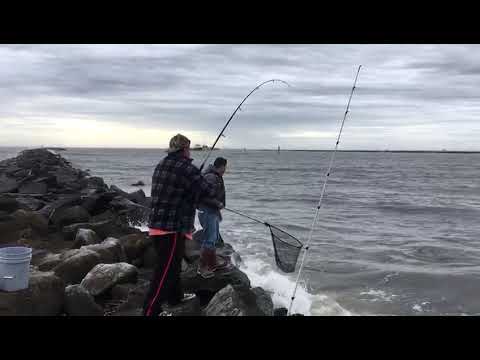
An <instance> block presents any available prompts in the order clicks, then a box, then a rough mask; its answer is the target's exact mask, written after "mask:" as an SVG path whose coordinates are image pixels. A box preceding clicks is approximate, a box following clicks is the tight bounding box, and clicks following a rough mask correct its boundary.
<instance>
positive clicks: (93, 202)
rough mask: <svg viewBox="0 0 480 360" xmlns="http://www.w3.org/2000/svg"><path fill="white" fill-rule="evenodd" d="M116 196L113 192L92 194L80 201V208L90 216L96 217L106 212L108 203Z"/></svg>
mask: <svg viewBox="0 0 480 360" xmlns="http://www.w3.org/2000/svg"><path fill="white" fill-rule="evenodd" d="M115 196H116V194H115V193H114V192H103V193H97V192H95V193H93V194H90V195H88V196H87V197H85V198H84V199H83V200H82V203H81V205H82V207H83V208H85V210H87V211H88V212H89V213H90V214H91V215H98V214H101V213H103V212H105V211H107V210H108V208H109V204H110V201H112V199H113V198H114V197H115Z"/></svg>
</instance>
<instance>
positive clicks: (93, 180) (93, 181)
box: [87, 176, 108, 191]
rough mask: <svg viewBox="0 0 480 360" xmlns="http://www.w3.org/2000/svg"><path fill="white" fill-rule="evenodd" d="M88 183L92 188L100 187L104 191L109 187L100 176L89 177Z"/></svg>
mask: <svg viewBox="0 0 480 360" xmlns="http://www.w3.org/2000/svg"><path fill="white" fill-rule="evenodd" d="M87 184H88V185H87V186H88V187H89V188H91V189H98V190H103V191H106V190H107V189H108V186H107V185H106V184H105V182H104V181H103V179H102V178H101V177H98V176H92V177H89V178H87Z"/></svg>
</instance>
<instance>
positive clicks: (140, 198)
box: [127, 189, 147, 205]
mask: <svg viewBox="0 0 480 360" xmlns="http://www.w3.org/2000/svg"><path fill="white" fill-rule="evenodd" d="M127 198H128V200H130V201H133V202H134V203H137V204H140V205H145V201H146V199H147V197H146V195H145V192H144V191H143V190H142V189H140V190H137V191H134V192H132V193H130V194H128V196H127Z"/></svg>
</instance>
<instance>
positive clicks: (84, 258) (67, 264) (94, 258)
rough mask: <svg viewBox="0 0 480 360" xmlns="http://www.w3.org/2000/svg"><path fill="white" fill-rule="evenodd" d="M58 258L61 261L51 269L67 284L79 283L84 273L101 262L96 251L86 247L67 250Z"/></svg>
mask: <svg viewBox="0 0 480 360" xmlns="http://www.w3.org/2000/svg"><path fill="white" fill-rule="evenodd" d="M60 258H61V259H62V261H61V262H60V263H59V264H58V265H57V266H55V267H54V268H53V271H54V272H55V274H56V275H57V276H59V277H61V278H62V279H63V280H64V281H65V282H66V283H67V284H78V283H80V282H81V281H82V279H83V278H84V277H85V275H87V274H88V272H89V271H90V270H92V269H93V267H94V266H95V265H97V264H100V262H101V260H100V256H99V255H98V253H97V252H95V251H92V250H88V249H75V250H73V251H69V252H68V251H67V252H66V253H64V254H62V255H61V257H60Z"/></svg>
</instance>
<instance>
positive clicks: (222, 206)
mask: <svg viewBox="0 0 480 360" xmlns="http://www.w3.org/2000/svg"><path fill="white" fill-rule="evenodd" d="M224 207H225V205H223V203H221V202H219V203H218V208H219V209H220V210H222V209H223V208H224Z"/></svg>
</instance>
